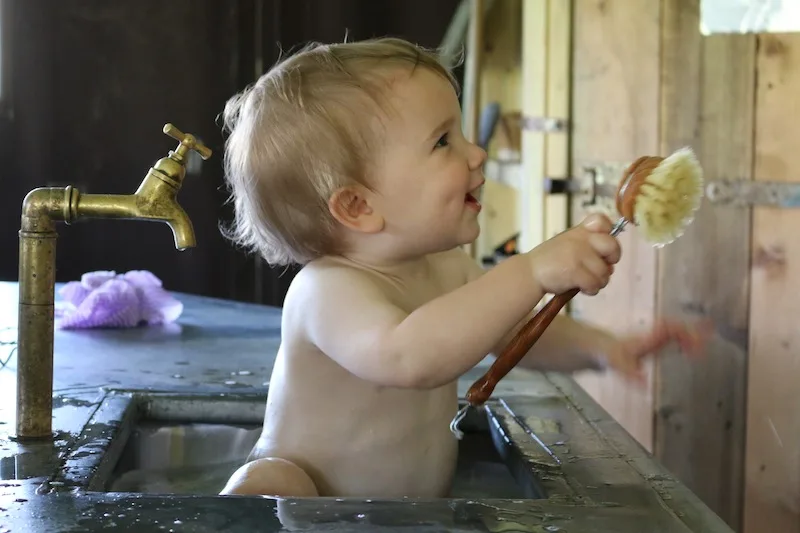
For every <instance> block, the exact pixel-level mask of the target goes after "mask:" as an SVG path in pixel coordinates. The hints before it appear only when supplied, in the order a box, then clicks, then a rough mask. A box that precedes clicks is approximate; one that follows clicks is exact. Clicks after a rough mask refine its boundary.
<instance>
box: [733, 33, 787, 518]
mask: <svg viewBox="0 0 800 533" xmlns="http://www.w3.org/2000/svg"><path fill="white" fill-rule="evenodd" d="M758 40H759V42H758V53H757V69H758V84H757V86H756V120H755V139H756V147H755V171H754V173H755V179H756V180H757V181H762V180H763V181H787V182H799V181H800V166H798V164H797V162H796V160H795V158H796V157H797V153H798V146H800V120H799V119H798V117H800V34H762V35H759V37H758ZM798 228H800V211H799V210H797V209H780V208H769V207H757V208H755V209H754V212H753V232H752V251H751V261H752V267H751V273H750V274H751V291H750V346H749V347H750V357H749V362H748V387H747V388H748V402H749V403H748V413H747V451H746V467H745V475H746V485H745V512H744V523H745V528H744V531H745V532H747V533H756V532H761V531H786V532H790V531H798V530H800V411H798V409H797V401H798V400H797V398H798V395H797V390H798V389H797V381H798V375H800V374H799V373H798V372H799V371H800V355H798V348H800V328H798V320H800V299H798V297H797V294H798V291H800V276H798V274H797V273H798V269H797V265H800V240H798V237H797V235H798Z"/></svg>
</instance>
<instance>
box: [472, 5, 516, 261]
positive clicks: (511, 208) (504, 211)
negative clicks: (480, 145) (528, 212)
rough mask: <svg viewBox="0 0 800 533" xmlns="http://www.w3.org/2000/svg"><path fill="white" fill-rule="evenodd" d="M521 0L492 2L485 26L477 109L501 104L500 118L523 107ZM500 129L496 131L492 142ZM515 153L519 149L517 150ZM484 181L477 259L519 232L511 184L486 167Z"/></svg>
mask: <svg viewBox="0 0 800 533" xmlns="http://www.w3.org/2000/svg"><path fill="white" fill-rule="evenodd" d="M521 16H522V0H503V1H502V2H494V3H493V4H492V7H491V9H490V10H489V11H488V13H487V15H486V21H485V24H484V30H485V47H484V50H483V61H482V64H483V68H482V69H481V76H480V84H481V90H480V98H481V105H480V108H481V109H483V108H484V107H485V106H486V105H487V104H489V103H490V102H497V103H499V104H500V110H501V113H502V114H503V115H508V114H515V113H517V114H518V113H519V112H520V110H521V108H522V96H521V94H522V88H521V76H522V17H521ZM500 132H501V126H500V125H499V124H498V126H497V127H496V128H495V139H497V138H498V134H499V133H500ZM499 145H500V146H502V143H500V142H496V141H495V142H490V143H489V149H488V154H489V158H491V159H494V160H496V159H497V156H498V150H497V148H498V146H499ZM517 150H519V148H518V147H517ZM486 174H487V182H486V184H485V185H484V187H483V191H482V193H481V203H482V204H483V210H482V211H481V213H480V215H479V217H478V221H479V223H480V225H481V234H480V235H479V236H478V240H477V241H476V256H477V257H478V258H479V259H480V258H482V257H484V256H491V255H492V252H493V250H494V249H495V248H496V247H497V246H499V245H500V244H501V243H503V242H504V241H505V240H507V239H509V238H511V237H512V236H514V235H515V234H516V233H518V232H519V215H518V211H519V193H518V191H517V190H516V189H515V188H514V187H512V186H511V185H508V184H504V183H499V182H496V181H492V180H491V179H489V178H490V175H489V174H490V170H489V168H488V167H487V169H486Z"/></svg>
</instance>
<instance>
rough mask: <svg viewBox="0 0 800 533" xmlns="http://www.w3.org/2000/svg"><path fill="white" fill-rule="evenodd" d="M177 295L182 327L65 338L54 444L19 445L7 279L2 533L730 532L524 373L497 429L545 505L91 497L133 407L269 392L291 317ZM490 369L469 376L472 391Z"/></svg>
mask: <svg viewBox="0 0 800 533" xmlns="http://www.w3.org/2000/svg"><path fill="white" fill-rule="evenodd" d="M175 296H176V297H177V298H179V299H180V300H181V301H182V302H183V303H184V305H185V308H184V312H183V314H182V316H181V317H180V319H179V320H178V322H177V323H176V324H171V325H168V326H159V327H151V328H135V329H127V330H85V331H58V330H57V331H56V337H55V359H54V364H55V372H54V386H53V388H54V418H53V430H54V433H55V439H54V442H48V443H34V444H31V443H26V444H22V443H18V442H15V441H14V439H13V432H14V421H15V387H16V378H15V370H16V358H15V357H14V356H11V357H10V358H8V354H9V352H10V351H11V349H12V348H13V345H12V344H10V343H13V341H14V340H15V338H16V332H15V330H16V322H17V308H16V301H17V285H16V284H15V283H4V282H0V364H2V368H0V395H2V402H0V477H1V478H2V480H1V481H0V533H3V532H14V531H24V532H50V531H53V532H56V531H58V532H90V531H154V532H159V531H171V532H175V533H177V532H211V531H215V532H216V531H234V532H238V531H289V530H304V531H417V532H427V531H431V532H432V531H497V532H500V531H502V532H511V531H530V532H536V533H544V532H565V533H575V532H584V531H586V532H589V531H591V532H595V533H599V532H612V531H613V532H615V533H624V532H631V533H633V532H636V533H639V532H642V531H647V532H653V533H655V532H670V533H671V532H675V533H678V532H681V533H684V532H701V531H702V532H704V533H714V532H726V533H727V532H730V531H731V530H730V529H729V528H728V527H727V526H726V525H725V523H724V522H723V521H722V520H720V519H719V518H718V517H717V516H716V515H714V514H713V513H712V512H711V511H710V510H709V509H708V508H707V507H706V506H705V505H703V504H702V503H701V502H700V501H699V499H698V498H697V497H696V496H695V495H694V494H692V493H691V492H690V491H688V490H687V489H686V487H684V486H683V485H682V484H681V483H679V482H678V481H676V480H675V479H673V478H672V477H671V475H670V474H669V472H667V471H665V470H664V469H663V468H662V467H661V465H660V464H658V463H657V462H656V461H654V460H653V459H652V457H651V456H650V455H649V454H648V453H647V452H646V451H645V450H643V449H642V448H641V447H640V446H639V445H638V444H637V443H636V442H635V441H634V440H633V439H632V438H631V437H630V436H629V435H628V434H627V433H626V432H625V431H624V430H623V429H622V428H621V427H620V426H619V425H618V424H617V423H616V422H614V421H613V420H612V419H611V418H610V417H609V416H608V414H607V413H605V411H603V410H602V409H601V408H600V407H599V406H598V405H597V404H596V403H595V402H594V401H593V400H592V399H591V398H589V397H588V395H586V394H585V393H584V392H583V391H582V389H580V387H578V386H577V385H576V384H575V382H574V381H573V380H572V379H570V378H569V377H566V376H561V375H551V374H546V375H545V374H541V373H537V372H530V371H526V370H522V369H515V370H514V371H512V372H511V374H509V375H508V376H507V377H506V378H505V379H504V380H503V381H502V382H501V383H500V385H499V386H498V387H497V389H496V391H495V393H494V398H495V399H496V400H497V403H496V406H495V407H493V408H492V410H493V413H494V414H493V418H492V420H494V421H495V423H497V424H498V427H499V426H502V427H503V428H504V433H502V434H503V435H505V437H504V438H506V439H507V440H508V441H509V442H512V441H513V443H514V449H515V450H516V451H517V453H518V454H519V455H520V457H522V459H524V461H523V463H524V464H525V465H527V466H526V468H532V469H533V470H535V471H536V475H537V476H539V477H540V478H541V479H542V484H543V486H544V487H545V488H546V489H547V497H545V498H539V499H501V498H489V499H456V498H454V499H434V500H416V499H401V500H388V501H386V500H380V499H374V500H361V499H310V500H303V499H297V500H276V499H272V498H251V497H230V498H220V497H215V496H203V495H201V496H195V495H188V496H187V495H174V494H173V495H159V494H140V493H118V492H117V493H111V492H103V491H102V490H93V487H92V482H91V479H92V476H93V475H95V474H96V473H97V472H98V471H101V470H103V469H104V468H106V469H107V468H108V465H106V464H104V462H103V460H102V458H103V456H104V453H105V452H106V450H107V448H109V446H113V442H114V438H113V437H114V435H115V434H116V433H118V432H119V431H120V430H119V428H120V427H121V426H120V420H121V419H123V418H124V417H125V416H127V415H125V413H126V412H129V411H130V409H128V407H127V406H129V405H132V403H131V402H132V401H133V400H131V398H135V397H138V396H137V395H141V394H166V395H175V396H177V397H182V396H181V395H183V396H186V397H192V396H197V395H200V396H209V395H210V396H219V397H225V398H228V399H230V401H234V402H235V401H240V400H242V399H244V401H247V402H250V403H248V404H247V405H250V404H253V405H256V404H258V403H260V402H261V400H258V399H259V398H263V395H264V394H265V393H266V387H267V385H268V379H269V375H270V371H271V368H272V364H273V361H274V358H275V355H276V353H277V350H278V344H279V340H280V318H281V311H280V309H277V308H270V307H266V306H259V305H253V304H245V303H238V302H231V301H225V300H218V299H211V298H205V297H200V296H194V295H186V294H176V295H175ZM487 363H488V361H487V362H484V363H482V365H480V366H479V367H477V368H475V369H473V371H471V372H470V373H469V374H468V375H466V376H464V377H463V378H462V380H461V383H460V390H461V393H462V394H463V392H465V391H466V388H467V387H468V386H469V385H470V384H471V383H472V382H473V381H474V380H475V379H477V377H479V376H480V375H481V374H482V373H483V371H484V370H485V365H486V364H487ZM253 398H256V399H257V400H258V402H252V399H253ZM117 404H119V405H121V406H122V407H120V408H119V409H117V407H115V405H117ZM241 405H245V403H242V404H241ZM115 409H117V411H115ZM126 409H128V411H126ZM117 412H118V413H121V414H117V415H115V414H114V413H117ZM109 443H111V444H109ZM287 516H291V520H288V521H287V519H286V517H287ZM293 528H294V529H293Z"/></svg>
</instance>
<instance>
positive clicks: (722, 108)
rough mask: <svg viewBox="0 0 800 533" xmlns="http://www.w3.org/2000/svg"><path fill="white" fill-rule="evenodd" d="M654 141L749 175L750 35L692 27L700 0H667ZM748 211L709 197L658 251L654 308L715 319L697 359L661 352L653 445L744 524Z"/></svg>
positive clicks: (708, 167) (711, 167)
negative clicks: (711, 334) (683, 230)
mask: <svg viewBox="0 0 800 533" xmlns="http://www.w3.org/2000/svg"><path fill="white" fill-rule="evenodd" d="M663 2H664V9H663V14H664V21H663V29H662V32H663V33H662V39H663V41H662V50H663V54H662V65H661V73H662V75H661V83H662V87H661V90H662V97H661V152H662V153H663V154H668V153H671V152H673V151H674V150H677V149H678V148H681V147H684V146H691V147H692V148H693V149H694V150H695V152H696V154H697V156H698V159H699V161H700V163H701V165H702V167H703V170H704V174H705V179H706V180H715V179H722V178H733V179H752V163H753V150H754V148H753V120H754V90H755V42H756V40H755V37H754V36H752V35H715V36H711V37H703V36H701V35H700V32H699V19H700V16H699V14H700V6H699V0H663ZM749 257H750V210H749V209H748V208H743V209H734V208H726V207H716V206H712V205H710V204H709V203H708V202H705V203H704V205H703V206H702V207H701V209H700V211H699V212H698V214H697V217H696V218H695V221H694V223H693V224H692V225H691V226H690V227H689V229H688V230H687V232H686V234H684V235H683V236H682V237H681V238H680V239H678V240H677V241H675V242H674V243H672V244H670V245H669V246H667V247H665V248H664V249H663V250H661V252H660V253H659V264H658V274H659V275H658V293H657V314H659V315H662V316H668V317H670V318H680V319H688V320H697V319H698V318H701V317H703V318H706V317H708V318H711V319H712V320H713V321H714V324H715V326H716V329H717V331H716V335H715V336H714V338H713V339H712V341H711V343H710V346H709V349H708V351H707V353H706V354H705V357H704V359H703V360H700V361H696V360H693V361H689V360H687V359H686V358H685V357H683V356H682V355H681V354H680V353H678V351H677V350H676V349H673V350H669V351H667V353H665V354H664V357H662V358H661V359H660V360H659V363H658V371H657V385H656V391H657V395H656V404H657V417H656V420H655V450H654V451H655V454H656V456H657V457H658V458H659V460H661V461H662V462H663V463H664V465H665V466H666V467H667V468H668V469H670V471H672V472H673V473H675V475H676V476H677V477H678V478H679V479H680V480H681V481H682V482H684V483H685V484H686V485H687V486H688V487H689V488H690V489H691V490H692V491H694V492H695V493H696V494H697V495H698V496H699V497H700V498H701V499H702V500H703V501H704V502H705V503H706V504H707V505H708V506H709V507H711V509H712V510H713V511H715V512H716V513H717V514H719V515H720V516H721V517H722V518H723V519H724V520H725V521H726V522H728V524H729V525H731V527H732V528H734V529H736V530H739V527H740V525H741V509H742V501H741V499H742V483H743V454H744V435H745V424H744V422H745V416H744V413H745V403H746V397H745V392H746V385H745V384H746V381H747V375H746V361H747V335H748V321H747V315H748V299H747V290H748V282H749V277H748V276H749V262H750V261H749Z"/></svg>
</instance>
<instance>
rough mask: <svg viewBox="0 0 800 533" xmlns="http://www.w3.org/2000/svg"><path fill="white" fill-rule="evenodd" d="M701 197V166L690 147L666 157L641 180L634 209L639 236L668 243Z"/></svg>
mask: <svg viewBox="0 0 800 533" xmlns="http://www.w3.org/2000/svg"><path fill="white" fill-rule="evenodd" d="M702 200H703V169H702V168H701V167H700V163H699V162H698V161H697V158H696V157H695V155H694V152H692V150H691V149H690V148H682V149H680V150H678V151H676V152H674V153H673V154H671V155H670V156H669V157H667V158H665V159H664V160H663V161H662V162H661V163H660V164H659V165H658V166H657V167H656V168H655V169H653V171H652V172H651V173H650V175H649V176H648V177H647V178H646V179H645V181H644V183H642V186H641V189H639V194H638V195H637V196H636V204H635V206H634V209H633V213H634V219H635V221H636V225H637V227H638V228H639V231H640V232H641V233H642V236H643V237H644V238H645V239H647V240H648V241H650V242H652V243H653V244H654V245H656V246H664V245H665V244H669V243H671V242H672V241H674V240H675V239H677V238H678V237H680V236H681V235H683V232H684V231H685V229H686V227H687V226H688V225H689V224H691V222H692V220H694V214H695V212H696V211H697V210H698V209H699V208H700V204H701V202H702Z"/></svg>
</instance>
